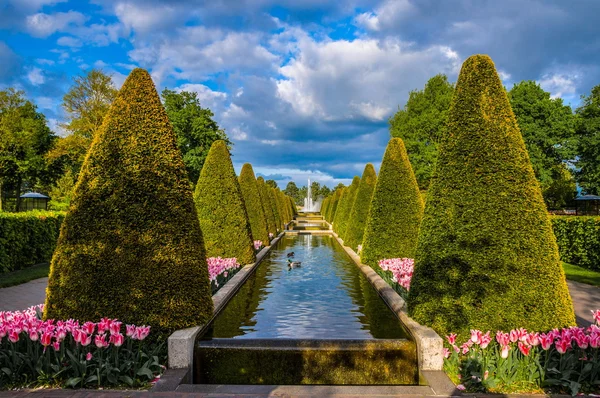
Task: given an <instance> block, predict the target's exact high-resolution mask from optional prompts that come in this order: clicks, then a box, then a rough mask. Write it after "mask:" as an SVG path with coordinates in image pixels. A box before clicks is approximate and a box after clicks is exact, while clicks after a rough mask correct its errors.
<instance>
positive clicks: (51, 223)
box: [0, 211, 65, 274]
mask: <svg viewBox="0 0 600 398" xmlns="http://www.w3.org/2000/svg"><path fill="white" fill-rule="evenodd" d="M64 218H65V213H64V212H58V211H31V212H24V213H4V212H0V274H2V273H5V272H11V271H16V270H20V269H23V268H27V267H31V266H32V265H35V264H39V263H48V262H50V260H51V259H52V253H53V252H54V248H55V247H56V241H57V239H58V234H59V231H60V224H61V223H62V221H63V219H64Z"/></svg>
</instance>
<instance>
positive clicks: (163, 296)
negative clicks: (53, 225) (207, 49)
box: [44, 69, 213, 336]
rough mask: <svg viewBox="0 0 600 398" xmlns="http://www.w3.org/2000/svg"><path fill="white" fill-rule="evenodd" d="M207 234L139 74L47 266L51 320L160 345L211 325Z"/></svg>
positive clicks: (99, 139)
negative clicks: (108, 328) (145, 334)
mask: <svg viewBox="0 0 600 398" xmlns="http://www.w3.org/2000/svg"><path fill="white" fill-rule="evenodd" d="M212 310H213V304H212V299H211V291H210V285H209V280H208V269H207V265H206V256H205V252H204V243H203V238H202V232H201V230H200V225H199V223H198V217H197V215H196V208H195V207H194V201H193V198H192V191H191V187H190V184H189V180H188V177H187V172H186V169H185V165H184V163H183V160H182V157H181V152H180V151H179V149H178V148H177V142H176V138H175V133H174V132H173V129H172V127H171V125H170V123H169V120H168V118H167V114H166V112H165V110H164V108H163V106H162V104H161V102H160V98H159V96H158V93H157V92H156V89H155V88H154V84H153V82H152V79H151V77H150V75H149V74H148V72H146V71H145V70H143V69H134V70H133V71H132V72H131V74H130V75H129V77H127V79H126V80H125V83H124V84H123V87H122V88H121V90H120V91H119V93H118V95H117V98H116V99H115V100H114V102H113V103H112V106H111V108H110V110H109V112H108V114H107V115H106V117H105V118H104V123H103V125H102V127H101V129H100V131H99V132H98V134H97V135H96V136H95V137H94V140H93V143H92V145H91V147H90V149H89V151H88V154H87V156H86V159H85V162H84V164H83V167H82V169H81V173H80V175H79V179H78V181H77V185H76V187H75V190H74V192H73V199H72V202H71V206H70V209H69V211H68V213H67V215H66V217H65V220H64V222H63V224H62V227H61V233H60V238H59V239H58V245H57V247H56V251H55V252H54V257H53V258H52V263H51V266H50V279H49V281H48V288H47V297H46V306H45V309H44V312H45V313H44V316H45V318H55V319H69V318H75V319H79V320H80V321H97V320H99V319H100V318H101V317H109V318H118V319H119V320H121V321H123V322H127V323H135V324H138V325H143V324H146V325H151V326H152V328H153V331H154V335H155V336H161V335H162V336H166V335H167V334H168V333H170V332H171V331H173V330H175V329H181V328H185V327H189V326H193V325H199V324H202V323H205V322H206V321H207V320H208V319H209V318H210V317H211V316H212Z"/></svg>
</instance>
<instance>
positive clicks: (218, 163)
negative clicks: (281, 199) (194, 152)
mask: <svg viewBox="0 0 600 398" xmlns="http://www.w3.org/2000/svg"><path fill="white" fill-rule="evenodd" d="M194 200H195V202H196V209H197V210H198V217H199V219H200V227H201V228H202V233H203V234H204V243H205V245H206V253H207V256H208V257H225V258H231V257H235V258H237V260H238V262H239V263H240V264H242V265H244V264H250V263H253V262H255V261H256V256H255V255H254V247H253V246H252V234H251V230H250V221H249V220H248V213H247V211H246V206H245V204H244V198H243V196H242V191H241V188H240V184H239V182H238V179H237V177H236V175H235V170H234V169H233V163H232V162H231V157H230V155H229V149H227V143H226V142H225V141H222V140H218V141H215V142H214V143H213V144H212V146H211V148H210V151H209V152H208V156H207V157H206V161H205V162H204V167H202V171H201V172H200V178H199V179H198V183H197V184H196V191H195V193H194Z"/></svg>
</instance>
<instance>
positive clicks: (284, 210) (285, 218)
mask: <svg viewBox="0 0 600 398" xmlns="http://www.w3.org/2000/svg"><path fill="white" fill-rule="evenodd" d="M275 193H276V194H277V204H278V209H279V213H280V214H281V222H282V224H287V223H288V222H289V221H290V220H291V219H292V217H291V214H290V208H289V206H288V205H287V203H286V202H287V201H286V200H285V194H284V193H283V192H282V191H280V190H279V189H276V190H275Z"/></svg>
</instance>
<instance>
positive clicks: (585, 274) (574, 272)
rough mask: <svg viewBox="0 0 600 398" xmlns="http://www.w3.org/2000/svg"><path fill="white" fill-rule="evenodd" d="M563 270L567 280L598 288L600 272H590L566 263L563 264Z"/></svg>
mask: <svg viewBox="0 0 600 398" xmlns="http://www.w3.org/2000/svg"><path fill="white" fill-rule="evenodd" d="M563 269H564V270H565V275H566V276H567V279H568V280H571V281H576V282H581V283H586V284H588V285H593V286H600V272H598V271H592V270H589V269H587V268H582V267H578V266H576V265H573V264H568V263H563Z"/></svg>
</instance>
